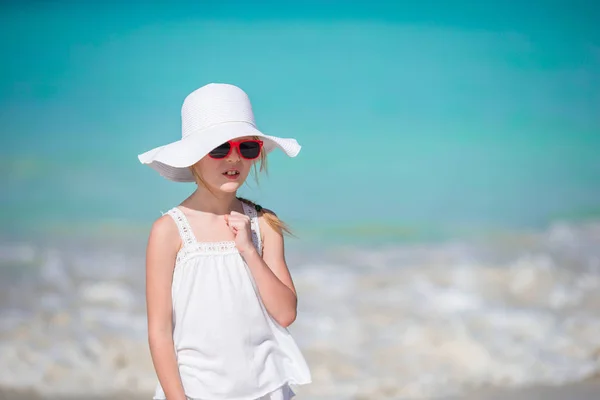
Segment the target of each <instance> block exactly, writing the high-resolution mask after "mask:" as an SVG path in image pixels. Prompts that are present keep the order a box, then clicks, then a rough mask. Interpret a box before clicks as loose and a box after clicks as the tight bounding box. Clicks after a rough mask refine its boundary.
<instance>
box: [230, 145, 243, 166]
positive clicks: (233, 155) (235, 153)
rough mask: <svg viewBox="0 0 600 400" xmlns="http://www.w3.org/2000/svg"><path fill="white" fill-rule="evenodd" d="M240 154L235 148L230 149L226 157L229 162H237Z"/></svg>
mask: <svg viewBox="0 0 600 400" xmlns="http://www.w3.org/2000/svg"><path fill="white" fill-rule="evenodd" d="M240 159H241V156H240V152H239V150H238V149H237V148H234V149H231V153H229V156H228V157H227V161H229V162H232V163H233V162H238V161H240Z"/></svg>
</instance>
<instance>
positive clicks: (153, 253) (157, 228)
mask: <svg viewBox="0 0 600 400" xmlns="http://www.w3.org/2000/svg"><path fill="white" fill-rule="evenodd" d="M169 219H171V217H170V216H168V215H163V216H162V217H160V218H159V219H157V220H156V221H155V222H154V224H153V225H152V229H151V230H150V237H149V239H148V247H147V250H146V308H147V313H148V343H149V345H150V354H151V356H152V362H153V364H154V369H155V370H156V375H157V376H158V380H159V382H160V385H161V387H162V389H163V390H164V392H165V395H166V397H167V399H168V400H185V398H186V397H185V393H184V390H183V385H182V384H181V377H180V376H179V368H178V366H177V360H176V358H175V350H174V346H173V323H172V301H171V283H172V280H173V269H174V267H175V257H176V254H177V251H178V249H179V247H180V246H181V239H180V238H179V233H178V231H177V226H176V225H175V223H174V221H172V220H171V221H169Z"/></svg>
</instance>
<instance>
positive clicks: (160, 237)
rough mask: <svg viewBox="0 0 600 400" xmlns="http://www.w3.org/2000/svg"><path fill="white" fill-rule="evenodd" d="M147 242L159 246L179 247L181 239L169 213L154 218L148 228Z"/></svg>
mask: <svg viewBox="0 0 600 400" xmlns="http://www.w3.org/2000/svg"><path fill="white" fill-rule="evenodd" d="M149 242H150V243H152V244H156V245H160V246H168V247H173V248H177V249H178V248H179V247H181V237H180V235H179V229H178V227H177V224H176V223H175V221H174V220H173V217H172V216H171V215H170V214H169V212H166V213H163V214H162V215H161V216H160V217H158V218H156V219H155V220H154V222H153V223H152V226H151V227H150V238H149Z"/></svg>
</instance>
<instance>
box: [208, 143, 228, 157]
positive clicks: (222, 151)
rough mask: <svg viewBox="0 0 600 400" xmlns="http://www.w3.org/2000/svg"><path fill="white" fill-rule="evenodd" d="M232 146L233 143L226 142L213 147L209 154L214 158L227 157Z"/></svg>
mask: <svg viewBox="0 0 600 400" xmlns="http://www.w3.org/2000/svg"><path fill="white" fill-rule="evenodd" d="M230 148H231V145H230V144H229V143H227V142H226V143H223V144H222V145H220V146H218V147H215V148H214V149H213V151H211V152H210V153H208V155H209V156H211V157H212V158H225V157H227V154H229V149H230Z"/></svg>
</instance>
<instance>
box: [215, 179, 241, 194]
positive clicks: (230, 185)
mask: <svg viewBox="0 0 600 400" xmlns="http://www.w3.org/2000/svg"><path fill="white" fill-rule="evenodd" d="M240 186H242V185H241V184H240V182H237V181H235V182H226V183H224V184H222V185H221V187H219V190H221V191H222V192H225V193H235V192H236V191H237V190H238V189H239V188H240Z"/></svg>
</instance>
